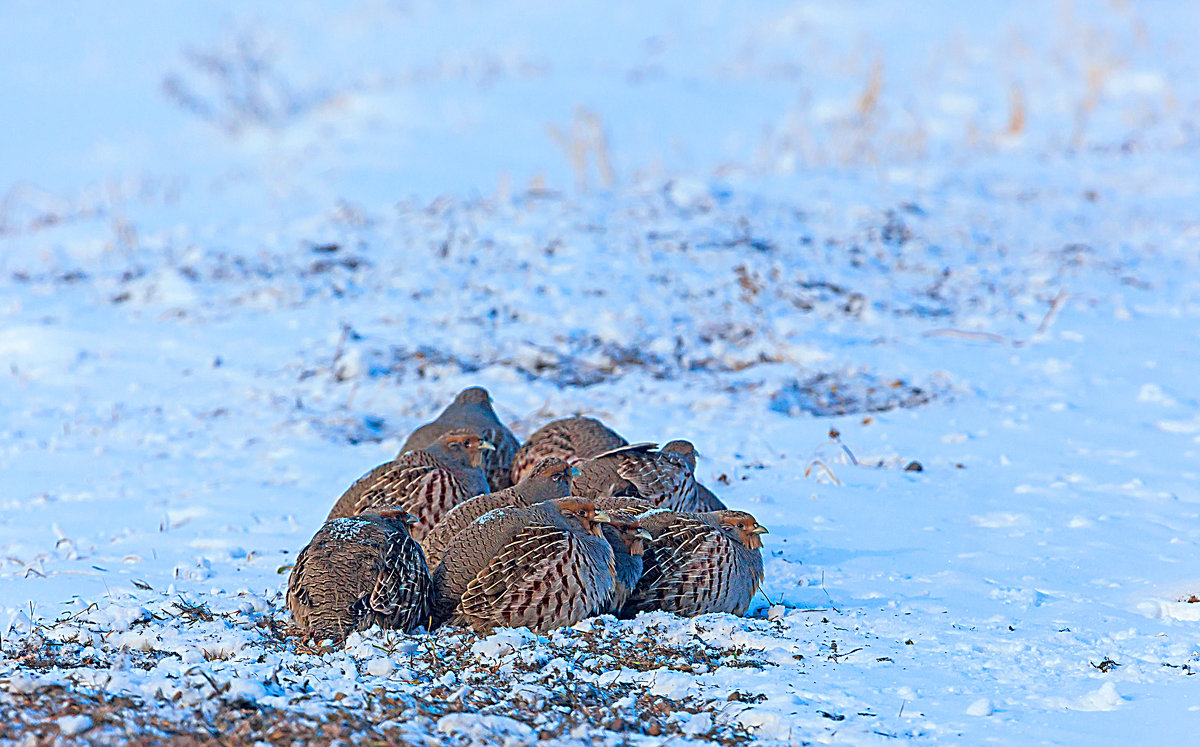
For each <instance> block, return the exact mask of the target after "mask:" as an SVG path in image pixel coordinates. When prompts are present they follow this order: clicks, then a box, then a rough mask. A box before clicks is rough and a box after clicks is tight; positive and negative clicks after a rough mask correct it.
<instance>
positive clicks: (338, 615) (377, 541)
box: [287, 512, 433, 641]
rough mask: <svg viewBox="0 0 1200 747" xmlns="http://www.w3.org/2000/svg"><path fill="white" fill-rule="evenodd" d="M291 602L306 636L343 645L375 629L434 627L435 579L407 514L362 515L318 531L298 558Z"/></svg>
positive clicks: (290, 590)
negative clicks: (355, 633) (356, 633)
mask: <svg viewBox="0 0 1200 747" xmlns="http://www.w3.org/2000/svg"><path fill="white" fill-rule="evenodd" d="M287 602H288V608H289V610H290V611H291V613H292V619H293V620H294V621H295V623H296V625H297V626H298V627H299V628H301V629H302V630H303V631H304V632H305V634H306V635H307V636H309V637H310V638H314V639H317V640H322V639H326V638H331V639H333V640H336V641H341V640H344V639H345V637H346V636H347V635H349V634H350V633H351V632H353V631H355V630H365V629H366V628H369V627H371V626H372V625H379V626H381V627H385V628H398V629H400V630H406V631H407V630H413V629H415V628H418V627H420V626H422V625H429V624H430V614H431V612H432V608H433V581H432V579H431V578H430V576H429V570H428V567H427V566H426V564H425V556H424V554H423V553H422V552H421V548H420V546H419V545H418V544H417V543H416V542H415V541H414V540H413V539H412V538H411V537H410V536H409V533H408V528H407V526H406V525H405V523H404V519H403V514H402V513H401V512H384V514H383V515H380V514H364V515H362V516H355V517H352V518H340V519H333V520H331V521H328V522H326V523H325V525H324V526H322V527H321V529H319V530H318V531H317V533H316V535H315V536H314V537H313V539H312V541H311V542H309V543H308V545H307V546H306V547H305V548H304V549H303V550H301V551H300V554H299V555H298V556H297V558H296V564H295V566H294V567H293V568H292V574H291V577H290V578H289V579H288V591H287Z"/></svg>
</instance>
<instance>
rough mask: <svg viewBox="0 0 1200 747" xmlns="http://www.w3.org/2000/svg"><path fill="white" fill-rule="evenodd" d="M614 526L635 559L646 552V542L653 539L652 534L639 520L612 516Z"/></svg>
mask: <svg viewBox="0 0 1200 747" xmlns="http://www.w3.org/2000/svg"><path fill="white" fill-rule="evenodd" d="M612 525H613V527H615V528H616V530H617V532H619V533H620V535H621V541H622V542H624V543H625V548H626V549H627V550H629V554H630V555H632V556H634V557H635V558H636V557H637V556H639V555H641V554H642V553H644V552H645V551H646V540H648V539H653V537H652V536H651V534H650V533H649V532H647V531H646V530H645V529H642V525H641V524H639V523H638V520H637V519H635V518H633V517H631V516H628V515H622V514H613V515H612Z"/></svg>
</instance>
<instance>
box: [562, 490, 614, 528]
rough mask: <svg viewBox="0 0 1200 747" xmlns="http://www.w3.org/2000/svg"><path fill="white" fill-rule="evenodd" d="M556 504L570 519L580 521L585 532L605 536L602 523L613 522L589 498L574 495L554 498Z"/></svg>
mask: <svg viewBox="0 0 1200 747" xmlns="http://www.w3.org/2000/svg"><path fill="white" fill-rule="evenodd" d="M554 505H555V506H556V507H557V508H558V510H559V512H560V513H562V515H563V516H565V517H567V519H568V520H570V519H574V520H575V521H577V522H579V525H580V526H581V527H582V528H583V531H584V532H587V533H588V534H591V535H595V536H596V537H601V538H603V537H604V531H603V527H602V526H601V525H603V524H611V523H612V518H611V517H610V516H609V515H608V514H607V513H605V512H604V511H601V510H599V509H597V508H596V504H595V503H592V502H591V501H590V500H588V499H587V498H580V497H578V496H574V495H572V496H568V497H566V498H557V499H555V500H554Z"/></svg>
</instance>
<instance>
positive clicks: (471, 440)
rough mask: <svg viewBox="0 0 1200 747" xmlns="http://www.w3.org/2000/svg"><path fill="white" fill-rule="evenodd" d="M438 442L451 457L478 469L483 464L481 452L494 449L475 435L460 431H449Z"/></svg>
mask: <svg viewBox="0 0 1200 747" xmlns="http://www.w3.org/2000/svg"><path fill="white" fill-rule="evenodd" d="M438 441H440V442H441V444H442V446H443V447H445V449H446V451H447V452H449V453H450V454H451V455H452V456H455V457H458V458H460V459H462V460H463V461H465V462H466V463H467V464H470V465H471V466H472V467H478V466H479V465H480V464H481V463H482V462H483V452H485V451H494V450H495V448H496V447H495V446H493V445H492V444H491V443H490V442H488V441H484V440H483V439H482V438H480V437H479V436H477V435H476V434H474V433H468V432H464V431H461V430H459V431H451V432H449V433H447V434H446V435H444V436H442V437H441V438H440V439H438Z"/></svg>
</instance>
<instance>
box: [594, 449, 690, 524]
mask: <svg viewBox="0 0 1200 747" xmlns="http://www.w3.org/2000/svg"><path fill="white" fill-rule="evenodd" d="M673 443H677V442H673ZM692 464H694V462H692ZM692 464H689V462H688V460H687V458H686V457H685V456H684V455H681V454H677V453H675V452H673V451H666V450H664V449H658V448H656V447H655V445H654V444H648V443H642V444H633V445H632V446H622V447H621V448H617V449H612V450H611V451H606V452H604V453H602V454H597V455H596V456H594V457H592V458H591V459H585V460H583V461H581V462H579V463H578V464H577V465H576V466H577V467H578V468H579V473H580V474H579V475H577V476H576V477H575V479H574V480H572V481H571V493H572V494H573V495H581V496H584V497H587V498H598V497H600V496H629V497H632V498H639V499H641V500H643V501H645V502H647V503H649V504H650V505H652V506H656V507H659V508H667V509H671V510H672V511H694V510H695V509H696V508H697V506H698V498H697V495H698V489H697V487H696V478H695V476H694V475H693V474H692Z"/></svg>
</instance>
